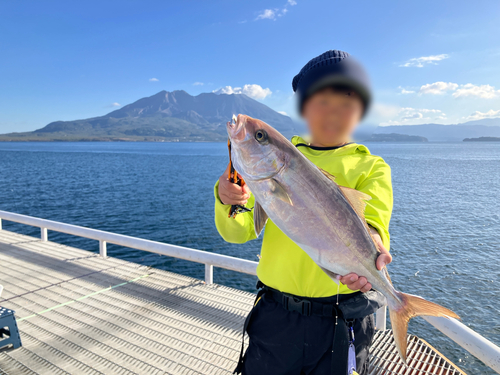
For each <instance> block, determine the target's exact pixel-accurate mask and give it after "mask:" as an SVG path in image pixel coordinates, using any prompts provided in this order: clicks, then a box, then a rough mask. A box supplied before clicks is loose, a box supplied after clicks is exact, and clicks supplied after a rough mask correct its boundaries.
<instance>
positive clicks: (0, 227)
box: [0, 218, 2, 230]
mask: <svg viewBox="0 0 500 375" xmlns="http://www.w3.org/2000/svg"><path fill="white" fill-rule="evenodd" d="M0 230H2V218H0Z"/></svg>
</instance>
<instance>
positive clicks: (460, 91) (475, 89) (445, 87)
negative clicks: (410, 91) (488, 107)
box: [402, 82, 500, 99]
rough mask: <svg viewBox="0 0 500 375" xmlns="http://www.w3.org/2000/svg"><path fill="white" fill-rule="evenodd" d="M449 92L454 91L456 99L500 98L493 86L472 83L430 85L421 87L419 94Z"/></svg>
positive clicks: (435, 83) (499, 93) (438, 83)
mask: <svg viewBox="0 0 500 375" xmlns="http://www.w3.org/2000/svg"><path fill="white" fill-rule="evenodd" d="M447 91H453V94H452V96H453V97H454V98H463V97H469V96H475V97H478V98H482V99H492V98H496V97H499V96H500V90H495V87H493V86H491V85H473V84H472V83H467V84H465V85H459V84H457V83H452V82H434V83H428V84H426V85H423V86H422V87H420V90H419V91H418V93H419V94H432V95H442V94H445V93H446V92H447ZM402 93H403V92H402Z"/></svg>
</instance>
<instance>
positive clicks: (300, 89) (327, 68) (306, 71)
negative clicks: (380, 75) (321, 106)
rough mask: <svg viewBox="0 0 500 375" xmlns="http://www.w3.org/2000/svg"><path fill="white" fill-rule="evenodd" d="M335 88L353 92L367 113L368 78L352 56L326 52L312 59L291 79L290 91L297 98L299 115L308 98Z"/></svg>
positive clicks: (368, 102) (368, 98)
mask: <svg viewBox="0 0 500 375" xmlns="http://www.w3.org/2000/svg"><path fill="white" fill-rule="evenodd" d="M334 85H342V86H347V87H350V88H352V89H353V90H354V91H355V92H356V93H357V94H358V95H359V96H360V97H361V100H362V101H363V104H364V114H365V113H366V111H367V109H368V107H369V105H370V101H371V93H370V81H369V79H368V74H367V73H366V71H365V70H364V68H363V67H362V66H361V64H360V63H359V62H358V61H356V60H355V59H354V58H353V57H352V56H351V55H349V54H348V53H347V52H344V51H339V50H330V51H326V52H325V53H323V54H321V55H319V56H317V57H315V58H313V59H312V60H310V61H309V62H308V63H307V64H306V65H304V67H303V68H302V69H301V70H300V72H299V74H297V75H296V76H295V77H293V81H292V88H293V91H294V92H295V93H296V95H297V98H298V105H299V112H302V107H303V105H304V103H305V101H306V100H307V99H308V98H309V97H310V96H311V95H313V94H314V93H315V92H317V91H319V90H321V89H323V88H325V87H328V86H334Z"/></svg>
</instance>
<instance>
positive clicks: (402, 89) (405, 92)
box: [398, 86, 415, 94]
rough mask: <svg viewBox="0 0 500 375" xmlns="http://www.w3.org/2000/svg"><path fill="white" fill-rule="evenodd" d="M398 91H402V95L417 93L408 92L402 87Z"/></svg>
mask: <svg viewBox="0 0 500 375" xmlns="http://www.w3.org/2000/svg"><path fill="white" fill-rule="evenodd" d="M398 89H400V90H401V93H400V94H414V93H415V91H413V90H406V89H404V88H402V87H401V86H399V87H398Z"/></svg>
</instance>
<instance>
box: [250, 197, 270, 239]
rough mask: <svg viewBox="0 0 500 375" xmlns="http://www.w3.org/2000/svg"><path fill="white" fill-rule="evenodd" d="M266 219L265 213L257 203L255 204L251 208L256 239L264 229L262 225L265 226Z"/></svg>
mask: <svg viewBox="0 0 500 375" xmlns="http://www.w3.org/2000/svg"><path fill="white" fill-rule="evenodd" d="M267 219H268V216H267V214H266V211H264V209H263V208H262V206H261V205H260V204H259V202H255V206H254V208H253V226H254V229H255V234H256V236H257V237H259V235H260V233H261V232H262V229H264V225H266V222H267Z"/></svg>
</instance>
